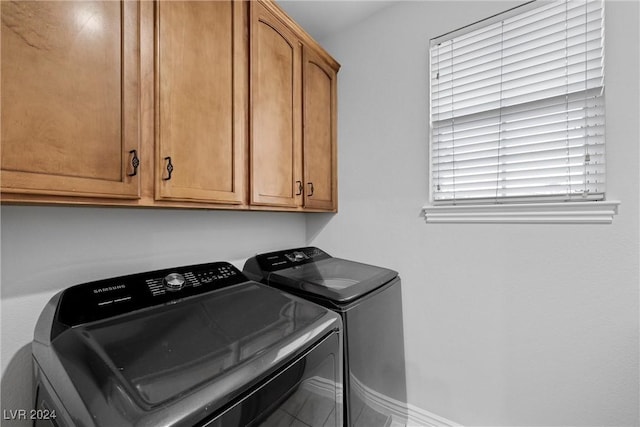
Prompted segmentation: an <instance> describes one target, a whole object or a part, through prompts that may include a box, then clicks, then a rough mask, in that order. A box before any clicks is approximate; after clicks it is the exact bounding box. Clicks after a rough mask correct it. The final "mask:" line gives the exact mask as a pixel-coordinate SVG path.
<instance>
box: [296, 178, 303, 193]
mask: <svg viewBox="0 0 640 427" xmlns="http://www.w3.org/2000/svg"><path fill="white" fill-rule="evenodd" d="M296 184H298V192H297V193H296V196H300V195H302V190H303V187H302V181H296Z"/></svg>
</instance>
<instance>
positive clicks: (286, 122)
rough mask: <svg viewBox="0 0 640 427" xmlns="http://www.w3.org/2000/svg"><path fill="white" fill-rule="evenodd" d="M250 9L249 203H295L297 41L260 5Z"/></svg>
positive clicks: (297, 174)
mask: <svg viewBox="0 0 640 427" xmlns="http://www.w3.org/2000/svg"><path fill="white" fill-rule="evenodd" d="M251 8H252V9H251V10H252V15H251V19H252V22H251V37H252V40H251V41H252V43H251V59H252V69H251V90H252V93H251V95H252V98H251V110H252V119H251V120H252V133H251V148H250V152H251V203H252V204H264V205H276V206H297V205H299V204H300V201H301V196H300V195H297V194H296V193H297V186H296V181H300V182H301V179H302V175H301V172H300V162H301V150H300V124H299V123H300V97H301V96H300V83H299V81H300V71H301V69H300V44H299V42H298V40H297V38H296V37H295V36H294V35H293V33H292V32H291V31H290V30H289V29H288V28H286V27H285V26H284V25H282V24H281V23H280V22H279V21H277V19H275V18H274V17H272V16H271V15H270V14H268V12H267V11H266V9H265V8H264V7H263V6H262V5H261V4H259V3H256V2H252V3H251Z"/></svg>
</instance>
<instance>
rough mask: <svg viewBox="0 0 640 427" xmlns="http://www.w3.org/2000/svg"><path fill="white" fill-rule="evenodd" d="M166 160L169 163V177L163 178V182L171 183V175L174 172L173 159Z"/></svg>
mask: <svg viewBox="0 0 640 427" xmlns="http://www.w3.org/2000/svg"><path fill="white" fill-rule="evenodd" d="M164 159H165V160H166V161H167V173H168V176H167V177H166V178H162V180H163V181H169V180H170V179H171V173H172V172H173V164H172V163H171V157H165V158H164Z"/></svg>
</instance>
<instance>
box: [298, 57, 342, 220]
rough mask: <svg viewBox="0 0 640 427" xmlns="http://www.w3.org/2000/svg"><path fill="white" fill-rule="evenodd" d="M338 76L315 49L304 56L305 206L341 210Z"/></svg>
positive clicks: (303, 139)
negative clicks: (339, 198)
mask: <svg viewBox="0 0 640 427" xmlns="http://www.w3.org/2000/svg"><path fill="white" fill-rule="evenodd" d="M336 77H337V74H336V71H335V70H334V69H332V68H331V67H330V66H329V65H327V64H326V62H325V61H323V60H322V58H321V57H320V56H319V55H318V54H316V53H315V52H314V51H312V50H311V49H308V48H305V49H304V53H303V101H302V103H303V105H302V111H303V129H304V130H303V136H302V141H303V153H304V181H305V192H304V206H305V207H306V208H313V209H327V210H335V209H336V207H337V182H336V181H337V165H336V157H337V156H336V132H337V129H336V81H337V78H336Z"/></svg>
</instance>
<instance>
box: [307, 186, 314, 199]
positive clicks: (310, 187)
mask: <svg viewBox="0 0 640 427" xmlns="http://www.w3.org/2000/svg"><path fill="white" fill-rule="evenodd" d="M307 185H308V186H309V197H311V196H313V182H307Z"/></svg>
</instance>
